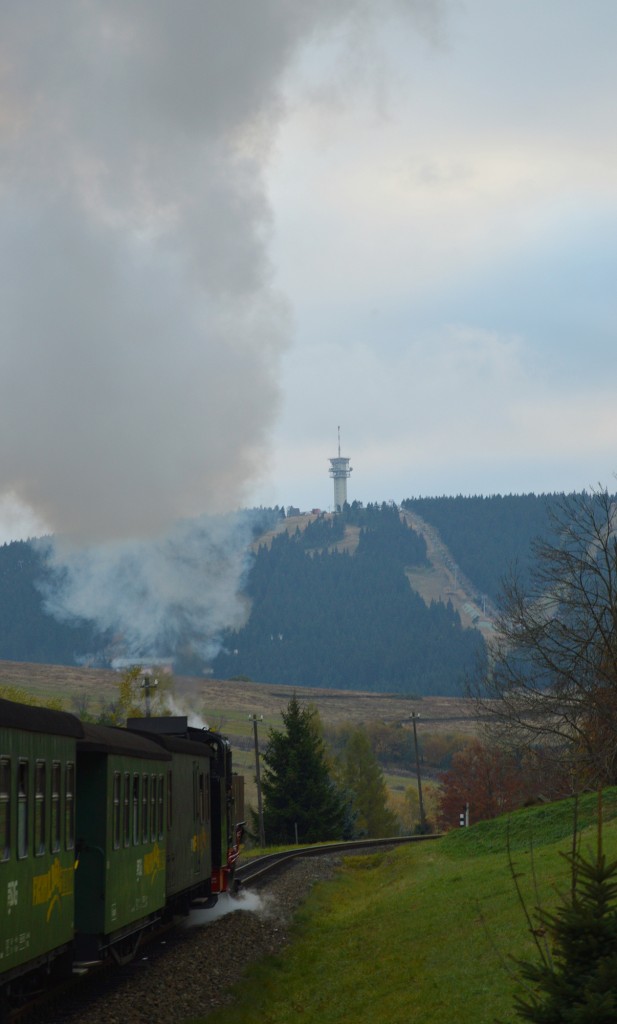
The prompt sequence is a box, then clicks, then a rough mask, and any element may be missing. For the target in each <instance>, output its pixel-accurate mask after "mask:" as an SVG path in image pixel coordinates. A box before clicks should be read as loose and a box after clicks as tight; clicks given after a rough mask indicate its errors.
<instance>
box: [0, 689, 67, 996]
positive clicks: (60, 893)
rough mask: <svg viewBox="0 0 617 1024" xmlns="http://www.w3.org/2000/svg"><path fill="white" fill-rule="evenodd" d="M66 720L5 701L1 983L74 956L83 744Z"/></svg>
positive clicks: (0, 784)
mask: <svg viewBox="0 0 617 1024" xmlns="http://www.w3.org/2000/svg"><path fill="white" fill-rule="evenodd" d="M82 735H83V728H82V725H81V723H80V722H79V720H78V719H77V718H75V717H74V716H73V715H70V714H68V713H66V712H61V711H53V710H50V709H48V708H37V707H29V706H26V705H23V704H15V703H13V702H12V701H7V700H0V977H1V982H2V986H3V987H4V988H8V987H9V986H10V985H11V984H13V985H14V984H16V979H18V978H19V977H20V976H21V975H22V974H24V973H25V972H26V970H27V971H32V970H33V968H37V967H43V968H45V969H48V968H49V967H50V965H51V964H52V963H53V962H54V960H56V959H57V958H58V957H61V956H63V954H66V955H67V957H68V958H70V956H71V947H72V940H73V922H74V913H75V887H74V876H75V871H74V864H75V779H76V743H77V741H78V740H79V739H80V738H81V737H82Z"/></svg>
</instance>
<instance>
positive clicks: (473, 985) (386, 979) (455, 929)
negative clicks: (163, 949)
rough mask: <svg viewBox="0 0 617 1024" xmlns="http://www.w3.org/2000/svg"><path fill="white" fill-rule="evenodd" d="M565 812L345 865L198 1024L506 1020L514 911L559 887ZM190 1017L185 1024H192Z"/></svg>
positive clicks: (616, 847)
mask: <svg viewBox="0 0 617 1024" xmlns="http://www.w3.org/2000/svg"><path fill="white" fill-rule="evenodd" d="M596 823H597V797H596V796H595V795H593V794H590V795H587V796H585V797H584V798H583V799H582V800H581V802H580V804H579V808H578V824H579V830H580V831H579V836H578V841H579V843H580V849H581V852H583V853H585V854H589V853H593V852H594V851H595V849H596V840H597V824H596ZM572 825H573V805H572V802H571V801H563V802H560V803H556V804H550V805H546V806H542V807H539V808H530V809H525V810H522V811H518V812H516V813H514V814H512V815H509V816H508V817H507V818H500V819H497V820H496V821H493V822H482V823H480V824H478V825H475V826H473V827H471V828H469V829H461V830H459V831H456V832H451V833H449V834H448V835H447V836H445V837H444V838H442V839H436V840H432V841H430V842H427V843H417V844H414V845H410V846H404V847H399V848H398V849H396V850H394V851H392V852H387V853H375V854H371V855H370V856H350V857H347V858H345V862H344V866H343V868H342V870H341V871H340V872H339V874H338V876H337V877H336V878H335V879H334V880H333V881H330V882H325V883H323V884H320V885H318V886H316V887H315V888H314V889H313V891H312V893H311V897H310V899H309V900H308V901H307V902H306V903H305V905H304V906H303V908H302V909H301V911H300V912H299V914H298V916H297V918H296V921H295V924H294V931H293V939H292V943H291V945H290V946H289V947H288V948H287V949H286V950H285V951H284V952H283V953H282V954H280V955H279V956H276V957H271V958H269V959H266V960H265V961H262V962H261V963H260V964H258V965H255V966H254V967H253V968H252V969H251V971H250V972H249V974H248V976H247V977H246V979H245V980H244V981H243V982H241V983H240V984H239V986H238V988H237V1003H235V1004H234V1006H233V1008H230V1007H229V1006H228V1007H226V1008H224V1009H222V1010H221V1011H217V1012H215V1013H214V1014H210V1015H209V1016H208V1018H207V1021H208V1024H223V1022H224V1021H228V1020H229V1019H230V1018H233V1020H234V1024H288V1022H291V1021H294V1022H296V1021H298V1020H301V1021H303V1022H306V1024H369V1022H370V1024H374V1022H375V1021H377V1022H385V1024H415V1022H417V1024H454V1022H456V1024H472V1022H473V1024H493V1022H495V1021H496V1020H497V1021H502V1022H504V1024H505V1022H509V1021H514V1020H516V1019H517V1018H515V1017H514V1014H513V1010H512V1005H513V999H512V997H513V993H514V992H515V990H516V988H517V984H518V982H517V980H516V977H515V969H514V964H513V961H512V958H513V957H515V958H516V957H524V958H530V959H534V958H535V954H534V946H533V941H532V939H531V936H530V934H529V929H528V925H527V922H526V920H525V915H524V913H523V909H522V907H521V905H520V902H519V900H518V898H517V895H516V890H515V883H514V880H513V877H512V870H511V868H510V866H509V857H508V847H509V848H510V857H511V859H512V863H513V869H514V871H515V872H516V875H517V880H518V883H519V885H520V887H521V890H522V893H523V895H524V899H525V902H526V905H527V907H528V909H529V911H530V912H533V908H534V907H535V906H537V905H538V904H540V905H542V906H544V907H546V908H552V907H554V906H555V905H556V903H557V901H558V894H559V892H564V891H567V889H568V886H569V880H570V878H569V871H568V864H567V862H566V860H565V858H564V856H563V853H564V852H566V853H567V852H568V851H569V850H570V849H571V846H572ZM603 840H604V849H605V852H606V853H607V855H608V857H609V859H613V858H617V791H616V790H611V791H608V792H607V793H606V794H605V795H604V830H603ZM198 1020H199V1018H195V1021H198Z"/></svg>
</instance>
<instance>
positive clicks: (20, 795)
mask: <svg viewBox="0 0 617 1024" xmlns="http://www.w3.org/2000/svg"><path fill="white" fill-rule="evenodd" d="M28 768H29V765H28V762H27V761H20V762H19V765H18V766H17V856H18V857H19V858H20V860H23V859H24V857H27V856H28V796H29V793H28Z"/></svg>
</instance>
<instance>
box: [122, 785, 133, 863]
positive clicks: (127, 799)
mask: <svg viewBox="0 0 617 1024" xmlns="http://www.w3.org/2000/svg"><path fill="white" fill-rule="evenodd" d="M123 799H124V806H123V812H124V829H123V831H124V845H125V846H130V845H131V775H130V772H125V773H124V793H123Z"/></svg>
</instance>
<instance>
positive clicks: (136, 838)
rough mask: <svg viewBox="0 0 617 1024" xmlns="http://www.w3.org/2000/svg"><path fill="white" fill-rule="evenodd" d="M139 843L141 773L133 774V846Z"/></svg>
mask: <svg viewBox="0 0 617 1024" xmlns="http://www.w3.org/2000/svg"><path fill="white" fill-rule="evenodd" d="M138 845H139V775H138V774H137V772H135V774H134V775H133V846H138Z"/></svg>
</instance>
